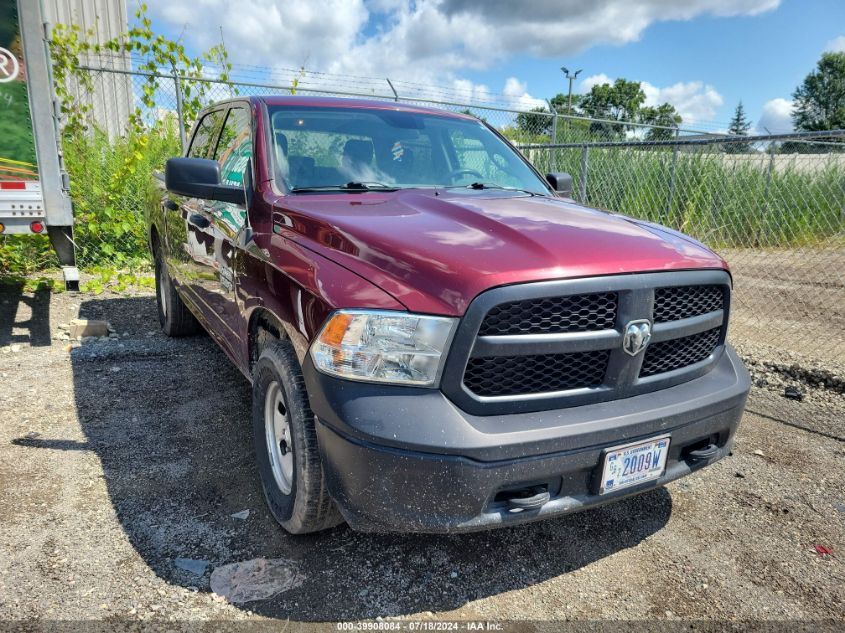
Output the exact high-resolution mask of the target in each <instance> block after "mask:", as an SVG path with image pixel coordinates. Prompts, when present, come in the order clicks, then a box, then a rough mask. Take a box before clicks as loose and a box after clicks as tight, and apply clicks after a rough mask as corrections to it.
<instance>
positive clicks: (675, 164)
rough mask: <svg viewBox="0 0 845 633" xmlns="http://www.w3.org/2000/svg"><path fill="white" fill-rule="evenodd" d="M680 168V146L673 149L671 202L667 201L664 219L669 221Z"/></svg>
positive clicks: (670, 176)
mask: <svg viewBox="0 0 845 633" xmlns="http://www.w3.org/2000/svg"><path fill="white" fill-rule="evenodd" d="M677 167H678V146H677V145H674V146H673V147H672V172H671V173H670V174H669V200H667V201H666V213H665V214H664V217H663V219H664V220H667V219H668V218H669V215H670V214H671V213H672V198H674V197H675V171H676V170H677Z"/></svg>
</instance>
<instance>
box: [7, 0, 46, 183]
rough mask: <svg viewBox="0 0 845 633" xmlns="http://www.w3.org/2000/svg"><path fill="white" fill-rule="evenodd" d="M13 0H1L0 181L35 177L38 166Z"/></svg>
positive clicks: (15, 4) (22, 53)
mask: <svg viewBox="0 0 845 633" xmlns="http://www.w3.org/2000/svg"><path fill="white" fill-rule="evenodd" d="M26 80H27V75H26V64H25V63H24V52H23V40H22V39H21V29H20V20H19V19H18V7H17V2H16V0H0V111H2V116H0V180H3V181H21V180H24V181H26V180H37V179H38V165H37V159H36V155H35V139H34V138H33V132H32V117H31V115H30V112H29V96H28V90H27V85H26Z"/></svg>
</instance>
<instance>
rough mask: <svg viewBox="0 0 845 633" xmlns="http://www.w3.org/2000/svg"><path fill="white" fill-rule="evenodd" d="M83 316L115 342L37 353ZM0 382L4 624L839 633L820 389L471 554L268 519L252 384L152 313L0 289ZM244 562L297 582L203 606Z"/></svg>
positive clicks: (842, 613) (109, 301)
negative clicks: (482, 623)
mask: <svg viewBox="0 0 845 633" xmlns="http://www.w3.org/2000/svg"><path fill="white" fill-rule="evenodd" d="M33 309H34V311H35V313H34V315H31V314H30V311H31V310H33ZM79 315H81V316H85V317H89V318H105V319H107V320H108V321H110V322H111V324H112V325H113V326H114V327H115V329H116V330H117V332H118V334H119V335H120V338H119V340H112V341H97V342H91V343H86V344H84V345H82V346H81V347H73V348H72V349H69V347H70V346H68V345H67V344H66V343H65V342H64V341H62V340H55V339H53V338H52V337H54V336H56V335H57V334H58V333H59V331H58V325H59V324H60V323H66V322H68V321H69V320H70V319H71V318H74V317H76V316H79ZM124 333H125V335H124ZM10 343H11V344H12V346H11V347H10V346H9V344H10ZM3 346H5V347H3ZM754 369H755V379H756V380H757V381H758V382H760V381H761V380H769V382H770V384H768V383H767V384H761V385H760V386H758V387H757V388H755V394H757V395H763V396H765V395H766V394H769V395H770V396H772V394H777V392H778V391H779V390H781V389H782V388H783V385H784V383H783V382H782V379H781V378H777V377H776V376H775V374H776V373H777V372H775V370H773V369H767V368H766V367H764V366H761V367H755V368H754ZM790 380H791V378H790ZM0 381H1V382H0V385H2V387H0V561H2V563H0V621H2V620H10V619H11V620H21V619H27V620H29V619H37V620H52V619H57V618H61V619H64V620H103V621H106V622H112V623H118V622H123V621H126V620H131V621H135V620H145V621H152V622H165V623H166V622H169V621H172V620H179V621H182V620H191V621H200V620H201V621H209V620H214V621H218V622H222V621H233V622H234V621H253V622H254V621H258V622H261V621H270V622H276V623H277V624H280V623H281V622H282V621H288V620H289V621H293V622H325V621H337V620H358V619H364V618H376V617H385V618H387V617H403V618H405V617H410V618H448V619H484V620H487V619H508V620H560V619H605V618H607V619H661V620H679V619H701V620H742V621H749V620H789V621H795V620H800V621H815V620H819V619H824V620H834V621H838V622H839V624H840V625H841V621H842V620H843V619H845V606H843V605H845V564H843V560H845V487H843V485H842V481H843V477H845V444H844V443H843V442H842V440H841V435H842V433H841V431H839V430H838V429H836V428H827V427H826V428H819V427H818V426H817V425H816V424H815V423H814V422H813V420H811V419H807V418H808V417H810V418H811V417H813V416H807V415H805V414H802V408H801V407H802V405H804V404H808V403H811V402H816V400H817V399H818V400H819V401H820V402H822V403H824V402H825V401H826V400H829V401H830V403H829V404H821V405H818V406H823V407H841V406H842V398H843V396H842V393H841V391H837V390H836V389H831V388H830V387H829V386H828V385H825V386H824V387H820V386H819V385H818V384H816V385H815V386H813V385H810V384H809V383H807V384H804V383H802V385H803V388H804V389H806V390H807V393H808V395H807V398H806V399H805V400H804V401H802V402H800V403H799V402H796V403H795V406H796V408H797V410H796V412H795V413H794V418H793V419H791V421H789V422H790V423H788V424H784V423H782V422H780V421H777V420H774V419H770V418H767V417H762V416H758V415H754V414H751V413H749V414H747V415H746V416H745V418H744V420H743V423H742V426H741V428H740V432H739V435H738V438H737V442H736V448H735V451H734V455H733V457H731V458H728V459H726V460H723V461H722V462H720V463H719V464H717V465H714V466H713V467H711V468H709V469H706V470H704V471H702V472H699V473H697V474H695V475H693V476H691V477H688V478H686V479H683V480H681V481H678V482H675V483H673V484H671V485H669V486H668V487H667V488H666V489H660V490H656V491H652V492H649V493H645V494H642V495H640V496H637V497H634V498H631V499H628V500H625V501H622V502H620V503H617V504H615V505H611V506H606V507H603V508H599V509H596V510H591V511H587V512H583V513H580V514H576V515H570V516H568V517H564V518H561V519H557V520H550V521H546V522H542V523H537V524H533V525H528V526H522V527H515V528H509V529H500V530H496V531H492V532H483V533H477V534H468V535H455V536H402V535H368V534H358V533H355V532H352V531H350V530H349V529H348V528H346V527H345V526H341V527H338V528H335V529H333V530H331V531H328V532H325V533H321V534H318V535H312V536H306V537H291V536H288V535H286V534H285V533H284V532H282V531H281V529H280V528H278V527H277V526H276V524H275V523H274V522H273V520H272V519H271V517H270V515H269V514H268V512H267V511H266V510H265V507H264V502H263V498H262V495H261V492H260V488H259V485H258V479H257V475H256V472H255V468H254V465H253V454H252V446H251V438H250V433H249V429H248V418H247V411H248V407H249V386H248V383H247V382H246V380H245V379H244V378H243V377H242V376H241V375H240V374H239V373H238V371H237V370H236V369H235V368H234V367H233V366H232V365H231V364H230V363H229V361H228V360H227V359H226V358H225V356H224V355H223V353H222V352H220V351H219V350H218V349H217V348H216V346H215V345H214V344H213V343H212V342H211V341H210V340H209V339H208V338H207V337H204V336H200V337H196V338H191V339H183V340H179V341H171V340H167V339H166V338H164V337H163V336H162V335H161V334H160V333H159V331H158V327H157V323H156V318H155V301H154V298H153V296H152V295H151V294H149V293H139V294H135V295H133V296H110V295H108V294H105V295H101V296H99V297H94V296H92V295H72V294H58V295H52V296H51V295H49V294H42V295H39V297H33V296H32V295H24V296H23V297H20V296H18V295H17V294H15V293H13V292H11V291H10V290H9V289H8V288H6V289H5V290H0ZM779 381H781V382H779ZM820 393H821V395H819V394H820ZM755 397H756V396H755ZM772 397H773V396H772ZM814 406H815V405H814ZM808 410H811V409H808ZM838 410H845V409H838ZM840 424H842V422H841V419H840ZM799 427H803V428H799ZM831 430H832V431H833V432H829V431H831ZM837 434H838V435H837ZM837 437H840V439H837ZM247 509H248V510H249V511H250V513H249V516H248V518H247V519H246V520H240V519H237V518H233V517H232V516H231V515H232V514H234V513H237V512H240V511H242V510H247ZM816 546H820V547H822V548H827V551H830V552H832V554H827V555H820V554H819V553H818V551H817V549H816ZM821 551H822V552H824V551H826V550H824V549H822V550H821ZM257 557H265V558H284V559H288V560H289V561H290V565H291V567H293V568H294V569H295V571H296V572H297V574H298V575H299V577H300V579H301V584H299V586H297V587H294V588H292V589H290V590H289V591H286V592H284V593H281V594H278V595H276V596H275V597H272V598H270V599H267V600H263V601H256V602H251V603H248V604H247V605H235V604H231V603H229V602H227V601H226V600H225V599H223V598H222V597H220V596H218V595H216V594H214V593H212V592H211V591H210V588H209V580H210V572H211V570H212V569H213V568H215V567H218V566H220V565H224V564H227V563H232V562H237V561H247V560H250V559H254V558H257ZM177 558H192V559H204V560H207V561H209V563H210V566H209V569H208V570H206V571H205V572H204V573H202V574H201V575H196V574H193V573H191V572H188V571H184V570H182V569H180V568H178V567H177V566H176V564H175V562H174V561H175V559H177ZM275 630H283V629H282V628H281V627H280V628H277V629H275Z"/></svg>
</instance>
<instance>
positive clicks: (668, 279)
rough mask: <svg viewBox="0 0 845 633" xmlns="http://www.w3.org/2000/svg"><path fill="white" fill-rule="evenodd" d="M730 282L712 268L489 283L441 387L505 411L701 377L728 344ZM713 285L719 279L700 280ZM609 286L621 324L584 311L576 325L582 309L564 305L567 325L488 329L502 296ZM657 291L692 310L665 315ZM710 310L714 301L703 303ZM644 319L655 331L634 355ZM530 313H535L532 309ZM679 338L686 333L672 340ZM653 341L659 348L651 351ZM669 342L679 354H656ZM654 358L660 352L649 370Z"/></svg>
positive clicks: (566, 293)
mask: <svg viewBox="0 0 845 633" xmlns="http://www.w3.org/2000/svg"><path fill="white" fill-rule="evenodd" d="M730 285H731V280H730V275H729V274H728V273H727V272H726V271H723V270H703V271H679V272H660V273H643V274H632V275H613V276H605V277H592V278H582V279H573V280H559V281H545V282H535V283H527V284H518V285H512V286H504V287H500V288H494V289H492V290H488V291H486V292H484V293H482V294H480V295H479V296H478V297H476V299H475V300H474V301H473V302H472V303H471V304H470V306H469V308H468V309H467V312H466V314H465V315H464V317H463V318H462V319H461V323H460V325H459V326H458V330H457V332H456V335H455V338H454V340H453V344H452V348H451V350H450V352H449V357H448V359H447V361H446V365H445V368H444V373H443V379H442V381H441V389H442V390H443V392H444V393H445V394H446V395H447V396H448V397H449V398H450V399H451V400H452V401H453V402H455V403H456V404H457V405H458V406H459V407H461V408H462V409H464V410H465V411H467V412H468V413H471V414H476V415H494V414H495V415H499V414H506V413H519V412H528V411H540V410H547V409H555V408H565V407H571V406H578V405H582V404H589V403H595V402H602V401H607V400H615V399H619V398H626V397H631V396H635V395H639V394H642V393H647V392H650V391H656V390H658V389H662V388H665V387H669V386H672V385H675V384H680V383H682V382H686V381H688V380H692V379H694V378H697V377H699V376H701V375H703V374H704V373H706V372H707V371H709V370H710V369H711V368H712V366H713V365H714V364H715V362H716V361H717V360H718V358H719V357H720V356H721V354H722V352H723V350H724V342H725V333H726V329H727V327H726V326H727V322H728V313H729V309H730ZM704 287H708V288H709V289H707V290H700V289H703V288H704ZM685 288H692V290H685ZM714 293H719V294H720V296H721V307H719V308H718V309H715V310H711V309H710V308H713V307H716V304H715V303H714V302H713V300H712V296H713V294H714ZM599 295H601V296H605V297H608V296H613V297H615V299H616V300H615V304H616V305H615V307H616V310H615V323H613V325H612V327H602V328H601V329H590V327H591V323H586V324H585V323H584V321H583V320H582V321H581V323H582V326H581V329H574V330H573V329H572V326H571V324H572V323H577V322H578V319H570V320H569V321H567V319H566V315H562V314H561V315H557V316H556V318H557V319H558V322H568V323H570V325H569V326H568V329H566V330H565V331H553V332H545V331H541V332H539V333H525V334H494V335H490V334H482V333H481V332H482V327H483V324H484V323H485V320H486V317H487V315H488V314H490V313H491V311H493V310H495V309H497V308H498V307H499V306H503V305H515V304H520V305H523V306H524V305H525V304H526V302H527V303H528V304H531V303H532V302H535V303H536V304H537V305H541V306H548V305H550V302H549V299H550V298H551V305H555V306H558V305H565V304H567V303H570V304H571V305H575V306H582V305H583V301H582V300H581V299H579V297H585V296H599ZM656 295H660V296H662V297H664V298H665V297H673V299H674V304H673V305H672V306H671V310H669V311H668V312H667V311H665V310H664V313H666V314H670V316H675V317H677V316H679V315H680V316H681V317H682V318H673V319H671V320H664V321H658V322H655V297H656ZM684 296H691V297H698V300H696V301H691V302H690V303H691V304H694V305H693V306H692V307H689V306H686V305H685V304H684V303H683V301H681V300H679V299H678V297H684ZM561 297H569V298H572V301H568V300H561V299H560V298H561ZM702 297H703V299H702ZM717 303H718V302H717ZM696 306H700V307H696ZM700 310H707V311H706V312H704V313H696V312H697V311H700ZM497 312H498V313H501V310H498V311H497ZM690 313H692V314H690ZM688 314H689V316H687V315H688ZM523 317H525V315H524V314H520V322H525V319H524V318H523ZM642 319H646V320H648V321H649V322H650V323H652V332H651V334H652V336H651V341H650V343H649V344H648V346H647V347H646V348H645V351H643V352H640V353H638V354H636V355H635V356H630V355H629V354H626V353H625V352H624V351H623V350H622V338H623V330H624V328H625V327H626V325H627V324H628V323H630V322H631V321H636V320H642ZM527 320H528V322H531V316H530V315H528V319H527ZM605 325H610V323H605ZM576 327H578V326H576ZM486 331H489V329H487V330H486ZM704 333H709V334H708V336H707V337H706V338H704V339H703V337H702V336H697V335H701V334H704ZM685 340H689V341H690V342H695V343H696V348H695V349H693V350H691V351H689V352H687V351H686V350H685V348H684V345H685V343H684V341H685ZM671 341H676V342H675V343H668V342H671ZM709 346H712V349H708V347H709ZM651 349H656V350H657V352H652V355H651V357H649V356H648V355H649V350H651ZM661 350H663V353H664V355H667V354H668V351H674V355H672V354H668V355H667V356H666V357H665V358H662V361H663V362H655V361H654V358H656V356H655V354H659V353H660V351H661ZM646 358H651V360H650V361H649V364H648V365H647V366H646V367H645V371H644V367H643V364H644V361H645V359H646ZM658 360H660V359H658ZM556 363H560V365H558V364H556ZM599 374H602V375H601V377H599Z"/></svg>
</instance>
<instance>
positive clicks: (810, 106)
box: [792, 53, 845, 131]
mask: <svg viewBox="0 0 845 633" xmlns="http://www.w3.org/2000/svg"><path fill="white" fill-rule="evenodd" d="M792 98H793V99H794V100H795V106H794V109H793V111H792V121H793V122H794V123H795V128H796V129H798V130H808V131H814V130H841V129H843V128H845V53H823V54H822V56H821V59H820V60H819V62H818V64H817V65H816V69H815V70H814V71H813V72H811V73H810V74H809V75H807V76H806V77H805V78H804V81H803V82H802V83H801V85H800V86H798V88H796V90H795V92H794V93H793V94H792Z"/></svg>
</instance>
